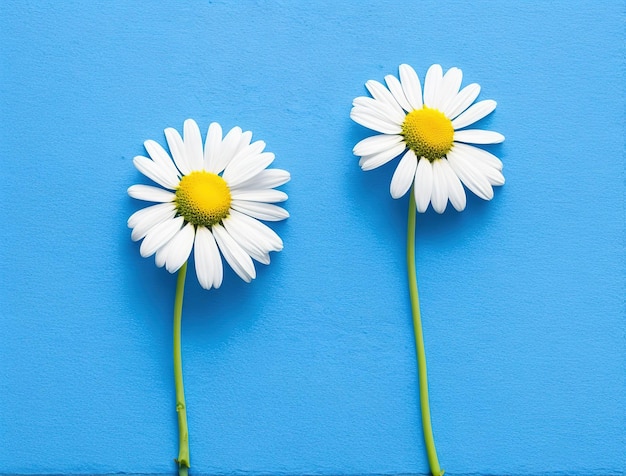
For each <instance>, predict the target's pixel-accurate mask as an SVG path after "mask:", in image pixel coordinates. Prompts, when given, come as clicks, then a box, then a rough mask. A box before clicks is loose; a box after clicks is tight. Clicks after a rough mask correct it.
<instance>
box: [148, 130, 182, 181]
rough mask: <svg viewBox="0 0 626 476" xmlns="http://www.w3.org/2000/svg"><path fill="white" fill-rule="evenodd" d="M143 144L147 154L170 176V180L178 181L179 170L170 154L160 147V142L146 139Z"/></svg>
mask: <svg viewBox="0 0 626 476" xmlns="http://www.w3.org/2000/svg"><path fill="white" fill-rule="evenodd" d="M143 145H144V147H145V148H146V150H147V151H148V154H150V157H151V158H152V160H154V162H155V163H157V164H159V165H160V166H161V168H162V169H164V171H165V173H166V174H167V175H168V177H170V178H171V180H172V181H174V182H178V181H179V180H180V172H179V171H178V169H177V168H176V166H175V165H174V162H173V161H172V158H171V157H170V154H168V153H167V152H166V151H165V149H164V148H163V147H161V144H159V143H158V142H155V141H153V140H147V141H145V142H144V143H143Z"/></svg>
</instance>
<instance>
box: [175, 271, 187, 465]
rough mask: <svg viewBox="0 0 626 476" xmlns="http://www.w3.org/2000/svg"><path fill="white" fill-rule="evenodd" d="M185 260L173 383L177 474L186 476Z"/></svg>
mask: <svg viewBox="0 0 626 476" xmlns="http://www.w3.org/2000/svg"><path fill="white" fill-rule="evenodd" d="M186 275H187V262H185V264H183V265H182V266H181V268H180V270H179V271H178V279H177V280H176V297H175V298H174V385H175V386H176V412H177V413H178V459H177V460H176V462H177V463H178V474H179V476H187V473H188V469H189V430H188V428H187V406H186V404H185V387H184V385H183V358H182V353H181V320H182V314H183V295H184V294H185V277H186Z"/></svg>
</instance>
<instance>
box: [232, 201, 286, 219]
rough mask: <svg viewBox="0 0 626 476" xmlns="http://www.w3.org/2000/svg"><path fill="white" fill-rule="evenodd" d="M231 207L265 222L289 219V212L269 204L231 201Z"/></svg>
mask: <svg viewBox="0 0 626 476" xmlns="http://www.w3.org/2000/svg"><path fill="white" fill-rule="evenodd" d="M231 207H232V208H233V209H235V210H238V211H240V212H241V213H245V214H246V215H250V216H251V217H254V218H258V219H259V220H265V221H280V220H284V219H285V218H289V212H288V211H287V210H285V209H284V208H281V207H279V206H277V205H272V204H271V203H260V202H248V201H246V200H233V201H232V203H231Z"/></svg>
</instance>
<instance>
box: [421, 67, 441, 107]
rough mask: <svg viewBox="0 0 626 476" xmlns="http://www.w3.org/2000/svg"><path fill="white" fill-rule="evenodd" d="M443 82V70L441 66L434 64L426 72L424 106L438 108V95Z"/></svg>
mask: <svg viewBox="0 0 626 476" xmlns="http://www.w3.org/2000/svg"><path fill="white" fill-rule="evenodd" d="M442 80H443V70H442V69H441V65H439V64H434V65H432V66H431V67H430V68H428V71H427V72H426V78H425V79H424V104H426V106H428V107H432V108H435V109H437V108H438V102H437V99H438V97H439V96H438V94H439V88H440V87H441V82H442Z"/></svg>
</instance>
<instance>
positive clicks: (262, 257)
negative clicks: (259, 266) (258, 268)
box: [223, 214, 270, 264]
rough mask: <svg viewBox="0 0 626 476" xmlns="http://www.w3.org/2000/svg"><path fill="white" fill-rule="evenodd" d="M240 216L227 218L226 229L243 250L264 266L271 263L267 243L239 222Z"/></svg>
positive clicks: (225, 221)
mask: <svg viewBox="0 0 626 476" xmlns="http://www.w3.org/2000/svg"><path fill="white" fill-rule="evenodd" d="M238 216H245V215H232V214H231V216H229V217H228V218H226V219H225V220H224V221H223V223H224V228H226V231H227V232H228V233H229V234H230V236H232V237H233V239H234V240H235V241H236V242H237V243H239V245H240V246H241V247H242V248H243V250H244V251H245V252H246V253H248V254H249V255H250V256H251V257H252V258H254V259H255V260H257V261H258V262H260V263H263V264H269V263H270V255H269V253H268V251H269V250H268V249H267V245H268V244H267V243H266V242H265V240H264V239H263V238H262V237H259V236H255V233H254V230H252V229H250V228H249V227H247V226H246V224H245V223H244V222H242V221H240V220H238Z"/></svg>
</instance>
